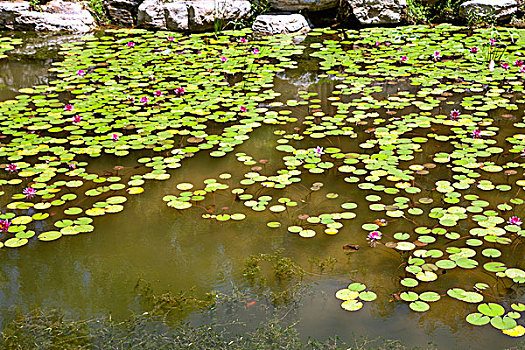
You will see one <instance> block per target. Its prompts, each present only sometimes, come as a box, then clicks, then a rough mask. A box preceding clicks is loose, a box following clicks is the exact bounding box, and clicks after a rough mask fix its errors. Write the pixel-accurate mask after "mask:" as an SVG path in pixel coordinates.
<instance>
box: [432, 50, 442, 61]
mask: <svg viewBox="0 0 525 350" xmlns="http://www.w3.org/2000/svg"><path fill="white" fill-rule="evenodd" d="M432 59H433V60H434V61H439V60H440V59H441V52H439V51H434V53H433V54H432Z"/></svg>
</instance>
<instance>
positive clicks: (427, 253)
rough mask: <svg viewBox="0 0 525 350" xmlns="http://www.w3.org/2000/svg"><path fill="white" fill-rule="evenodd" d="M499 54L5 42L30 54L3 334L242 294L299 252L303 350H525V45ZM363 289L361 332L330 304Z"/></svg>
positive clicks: (374, 33)
mask: <svg viewBox="0 0 525 350" xmlns="http://www.w3.org/2000/svg"><path fill="white" fill-rule="evenodd" d="M498 33H499V35H496V34H495V32H491V31H490V30H484V31H477V32H474V33H470V32H466V31H465V30H464V29H463V28H454V27H450V26H440V27H437V28H436V29H435V30H434V31H432V30H429V29H428V28H426V27H406V28H397V29H388V28H379V29H368V30H364V31H363V32H356V31H347V32H344V33H342V32H338V31H334V30H318V31H315V32H314V33H313V35H309V36H308V37H306V38H304V37H303V38H291V37H282V38H279V37H275V38H252V36H251V33H250V32H249V31H241V32H231V33H229V34H228V33H226V34H224V35H222V36H220V37H219V38H218V39H216V38H214V36H213V35H193V36H192V37H191V38H189V39H188V38H187V37H184V36H181V35H180V34H174V33H156V34H155V33H150V32H147V31H141V30H130V31H113V32H112V31H110V32H106V33H99V34H97V35H95V36H91V37H89V38H87V39H86V40H85V41H79V44H75V40H80V38H78V37H45V38H43V40H41V41H39V42H42V43H43V45H42V46H41V47H39V49H38V50H36V49H34V47H35V46H38V45H36V44H34V43H35V42H38V40H40V39H39V38H34V37H31V36H25V35H22V34H19V33H18V34H17V33H15V34H13V33H4V35H0V37H1V36H4V37H17V38H21V39H22V43H21V44H18V43H17V44H16V45H14V46H15V49H14V50H11V51H6V53H5V54H6V55H7V56H8V57H7V58H4V59H3V60H2V61H0V79H1V82H2V85H0V87H1V89H0V101H3V102H2V103H1V104H0V109H1V110H0V113H1V114H2V120H1V123H0V127H1V131H2V135H3V136H2V138H3V140H1V141H2V149H1V150H0V157H2V161H1V163H4V165H3V167H4V168H5V170H2V171H3V175H2V176H1V177H2V179H5V181H2V184H3V189H2V196H1V197H0V201H1V207H2V213H3V216H1V218H2V219H5V220H9V222H10V223H11V226H10V227H9V228H8V229H7V231H8V232H4V233H3V234H2V237H3V239H2V241H3V242H4V244H6V246H4V247H3V248H2V249H1V250H0V254H2V258H1V262H2V263H1V265H0V278H1V281H2V283H1V284H0V309H1V310H2V312H1V314H0V320H2V321H3V322H2V325H3V326H5V321H6V320H7V319H9V315H10V313H11V312H12V310H13V309H14V308H16V309H19V310H31V309H32V308H60V309H63V310H66V311H67V312H68V314H70V315H73V317H78V318H89V317H94V316H96V315H101V314H105V313H108V312H109V313H111V314H112V315H113V317H116V318H121V319H124V318H126V317H129V316H130V315H131V314H133V313H141V312H144V311H145V310H144V308H143V305H142V304H141V302H140V300H139V298H138V297H137V292H136V290H135V288H134V287H135V285H136V284H137V281H139V280H144V281H146V282H147V283H149V284H150V285H151V286H152V288H153V289H154V290H156V291H165V290H172V291H185V290H190V289H191V288H194V290H195V293H196V294H197V295H204V294H205V293H206V292H209V291H211V290H218V291H228V290H230V289H231V288H232V285H242V284H244V283H245V279H244V278H243V276H242V271H243V270H242V269H243V266H244V264H245V261H246V259H247V258H249V256H250V255H253V254H259V253H273V252H275V251H278V250H279V249H282V250H283V253H282V254H283V256H286V257H290V258H292V259H293V260H294V261H296V262H297V263H298V264H299V265H300V266H302V267H303V268H305V270H306V271H307V274H306V276H305V278H304V280H305V281H306V282H308V283H311V284H312V285H311V286H310V287H309V289H310V292H309V293H306V294H305V295H304V296H303V297H302V301H303V302H302V303H301V304H300V305H299V306H298V307H297V309H295V310H294V315H295V316H296V317H297V319H298V320H299V321H300V322H299V323H298V325H297V329H298V330H299V332H300V334H301V337H303V338H304V339H306V338H307V337H313V338H316V339H326V338H328V337H332V336H339V337H340V338H341V339H342V340H345V341H348V342H352V339H353V338H354V336H356V335H365V336H367V337H371V338H375V337H384V338H388V339H399V340H401V341H402V342H403V344H405V345H408V346H426V345H427V344H428V343H429V342H432V343H434V344H436V345H437V346H438V347H439V348H443V349H450V348H454V349H467V348H468V349H482V348H483V349H486V348H490V349H500V348H506V347H510V346H514V345H517V344H519V342H520V340H519V339H520V338H512V337H509V336H507V335H504V334H503V333H502V331H501V330H500V329H508V328H512V329H515V326H516V325H522V324H523V321H522V320H521V318H520V316H521V312H522V311H523V310H525V306H524V305H523V304H520V303H524V302H525V297H524V293H523V292H524V290H523V287H522V283H523V282H524V281H525V273H524V272H523V270H522V269H523V268H524V266H525V264H524V263H523V245H521V240H522V237H523V235H524V234H525V233H524V231H522V230H521V227H520V224H519V223H517V222H513V223H512V224H509V223H507V222H508V221H509V220H510V217H511V216H517V217H519V218H525V211H524V209H523V204H521V203H523V199H524V196H523V194H522V192H523V191H522V189H521V187H522V186H523V185H524V183H523V181H524V180H521V179H522V178H523V169H522V168H523V167H522V165H523V158H522V156H520V154H521V153H522V151H523V149H524V148H525V142H524V141H523V140H524V138H525V137H523V134H521V128H523V127H525V124H523V123H522V116H523V111H524V108H523V102H525V101H524V100H523V95H522V91H523V89H522V85H523V78H524V75H523V73H522V72H520V71H519V70H520V68H521V66H520V64H519V63H517V64H515V62H516V61H518V60H519V58H520V57H521V55H522V51H521V49H522V44H523V43H525V32H522V31H515V32H513V33H514V35H515V36H516V38H514V37H513V36H512V33H510V32H507V31H506V30H505V29H501V30H499V31H498ZM491 37H492V38H494V39H495V40H496V44H495V46H490V44H489V45H486V43H487V42H489V43H490V41H489V39H490V38H491ZM241 38H247V42H246V43H244V42H243V41H244V39H241ZM303 40H304V41H303ZM28 43H30V44H28ZM46 43H55V44H57V45H58V44H60V43H64V44H65V45H64V46H63V47H64V48H63V49H62V50H63V51H62V53H63V54H65V55H66V56H65V57H64V56H63V55H58V50H57V47H56V46H53V45H51V46H48V45H46ZM130 43H132V44H130ZM32 45H33V46H32ZM28 47H32V48H33V49H30V48H28ZM472 47H479V52H478V53H475V55H478V56H477V57H475V56H473V55H474V53H472V50H471V49H472ZM24 49H25V50H26V52H24ZM254 50H257V51H254ZM436 51H439V53H438V54H436V53H435V52H436ZM27 52H29V53H30V54H29V55H28V54H27ZM482 54H483V55H486V56H481V55H482ZM432 55H434V57H431V56H432ZM491 55H492V56H491ZM403 56H406V57H407V60H405V59H404V58H403ZM497 56H498V57H497ZM499 56H501V57H499ZM490 58H494V59H496V61H498V62H497V63H498V66H497V67H496V68H495V69H494V70H489V69H488V63H489V61H490ZM499 61H501V62H499ZM53 62H54V63H53ZM502 63H509V65H510V67H509V68H508V69H507V68H506V67H504V66H502V65H501V64H502ZM50 68H51V70H50ZM48 86H52V87H53V89H49V88H48ZM178 88H184V92H182V91H181V90H177V89H178ZM156 91H159V92H160V93H156ZM145 97H147V101H145V100H141V99H142V98H145ZM67 104H71V108H70V109H71V110H68V109H69V108H68V107H67V106H66V105H67ZM453 110H457V111H459V113H458V114H459V116H458V117H457V118H453V119H452V118H451V117H450V115H451V113H452V112H453ZM76 115H78V116H79V117H77V118H79V119H77V120H75V119H74V118H75V116H76ZM221 118H222V119H221ZM181 120H182V122H181ZM476 130H477V131H476ZM478 132H479V135H477V134H476V133H478ZM31 135H32V136H31ZM214 135H216V136H215V137H214ZM478 136H479V137H478ZM38 140H40V141H38ZM203 144H207V146H202V145H203ZM318 146H320V147H323V149H322V150H320V149H319V148H317V153H316V147H318ZM53 156H55V157H56V158H53ZM155 157H158V158H155ZM10 164H16V168H15V169H11V171H9V170H10V168H9V167H8V166H9V165H10ZM83 169H85V170H83ZM166 174H169V176H168V175H166ZM19 179H20V180H19ZM210 179H214V180H211V181H210ZM520 181H521V182H520ZM217 183H220V184H223V185H219V186H217ZM120 184H122V185H121V186H120ZM114 185H117V186H114ZM111 186H113V187H111ZM29 187H30V188H34V189H35V190H36V194H35V196H31V195H28V194H27V193H23V190H24V189H27V188H29ZM200 189H205V190H204V191H202V193H200V192H197V191H198V190H200ZM234 189H236V190H234ZM232 190H234V192H233V193H232ZM90 191H91V192H90ZM26 192H27V191H26ZM185 192H186V193H185ZM64 196H66V197H64ZM265 196H266V197H265ZM27 203H30V204H27ZM185 203H191V204H192V205H191V206H190V205H188V204H185ZM344 203H347V204H344ZM354 203H355V204H354ZM71 208H73V209H71ZM39 213H41V214H39ZM352 213H353V214H352ZM234 214H236V215H234ZM323 214H324V215H323ZM39 215H40V216H39ZM378 219H383V220H385V223H383V222H379V221H378ZM64 220H71V221H64ZM73 220H76V221H73ZM268 223H273V224H268ZM385 224H386V225H385ZM271 226H274V227H271ZM325 230H326V231H325ZM375 231H380V232H381V234H382V237H381V238H380V239H377V240H373V242H372V243H371V242H370V241H369V240H367V237H368V235H369V233H370V232H375ZM293 232H295V233H293ZM313 235H314V236H313ZM310 236H313V237H310ZM308 237H309V238H308ZM58 238H60V239H58ZM8 242H9V243H8ZM348 244H351V245H358V246H359V249H358V250H357V251H355V252H346V253H345V251H344V250H343V246H345V245H348ZM9 245H11V246H12V247H8V246H9ZM18 246H19V247H18ZM500 256H501V257H500ZM330 257H331V258H334V259H335V260H334V261H336V262H335V263H333V264H332V265H331V266H330V267H329V268H327V269H325V270H324V271H320V270H319V269H317V268H315V266H314V265H316V264H315V263H313V261H314V260H315V259H318V260H317V261H321V260H325V259H327V258H330ZM498 262H500V264H499V265H498ZM487 263H488V264H489V265H486V264H487ZM490 263H492V264H490ZM355 282H359V283H364V284H365V285H366V287H367V290H368V291H372V292H374V293H375V294H376V295H377V299H376V300H373V301H364V300H365V299H366V297H367V296H370V295H373V294H366V295H365V294H361V295H360V296H361V300H362V301H363V304H364V306H363V307H362V309H360V310H359V311H355V312H349V311H346V310H344V309H343V308H341V303H342V302H343V300H339V299H337V298H336V297H335V294H336V292H337V291H338V290H341V289H343V288H346V287H347V286H348V285H349V284H350V283H355ZM455 288H456V289H455ZM458 288H460V289H458ZM358 289H359V288H358ZM410 291H412V293H414V292H415V293H417V294H415V299H411V298H412V297H413V294H410V293H409V292H410ZM428 291H430V292H436V293H437V294H436V293H431V294H426V295H424V296H423V295H422V294H423V293H424V292H428ZM403 292H404V294H403ZM418 297H419V300H420V301H419V302H415V301H416V300H417V299H418ZM436 298H437V299H440V300H438V301H434V299H436ZM347 299H355V300H356V302H350V303H347V304H351V305H356V304H358V303H359V301H357V300H359V299H357V296H356V297H355V298H347ZM370 299H373V296H372V297H370ZM254 300H256V299H254ZM258 302H262V301H258ZM484 303H494V304H499V305H501V306H502V307H504V309H505V311H504V313H505V314H506V315H507V316H505V317H499V316H503V314H499V313H498V312H497V311H494V312H495V313H494V314H490V312H486V311H485V312H484V311H483V310H484V309H483V304H484ZM409 304H410V306H409ZM494 304H487V305H488V306H489V308H490V310H494V309H496V308H497V306H494ZM428 306H430V309H429V310H428V311H425V310H426V308H427V307H428ZM478 306H479V309H478ZM412 309H413V310H414V311H413V310H412ZM522 309H523V310H522ZM478 310H479V311H478ZM416 311H417V312H416ZM476 313H477V314H476ZM246 314H248V315H249V316H250V317H251V318H250V317H248V319H251V320H252V321H253V322H257V318H258V317H262V316H261V315H260V313H259V312H258V309H257V307H254V308H252V309H249V308H247V309H246ZM469 314H474V315H473V316H471V317H472V318H475V319H476V320H475V321H473V322H471V323H476V322H478V323H483V324H485V325H472V324H469V322H467V320H466V317H467V315H469ZM487 314H489V315H487ZM245 316H246V315H245ZM185 317H188V319H190V320H192V321H194V322H196V323H199V322H204V321H205V319H203V317H205V316H203V315H201V314H199V313H193V314H191V315H185ZM220 317H222V318H223V321H225V322H226V321H228V320H229V319H233V318H236V317H240V316H239V315H231V314H228V313H224V314H221V316H220ZM478 319H479V320H478ZM485 319H486V322H485V321H484V320H485ZM514 320H516V321H514ZM471 321H472V319H471ZM489 321H490V322H491V323H492V325H491V323H489ZM486 323H488V324H486ZM497 328H499V329H497Z"/></svg>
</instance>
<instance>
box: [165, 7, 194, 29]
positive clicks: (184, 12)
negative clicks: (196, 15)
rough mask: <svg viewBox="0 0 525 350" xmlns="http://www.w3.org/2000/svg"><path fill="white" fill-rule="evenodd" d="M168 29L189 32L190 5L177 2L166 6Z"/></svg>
mask: <svg viewBox="0 0 525 350" xmlns="http://www.w3.org/2000/svg"><path fill="white" fill-rule="evenodd" d="M164 18H165V21H166V28H167V29H169V30H188V29H189V26H188V5H187V3H186V2H184V1H177V2H174V3H168V4H165V5H164Z"/></svg>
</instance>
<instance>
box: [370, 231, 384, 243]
mask: <svg viewBox="0 0 525 350" xmlns="http://www.w3.org/2000/svg"><path fill="white" fill-rule="evenodd" d="M381 237H383V235H382V234H381V232H379V231H372V232H370V233H369V234H368V237H367V238H366V240H367V241H370V242H374V241H377V240H379V239H381Z"/></svg>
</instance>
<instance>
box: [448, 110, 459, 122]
mask: <svg viewBox="0 0 525 350" xmlns="http://www.w3.org/2000/svg"><path fill="white" fill-rule="evenodd" d="M460 114H461V112H460V111H458V110H457V109H453V110H452V112H450V118H451V119H452V120H457V119H458V118H459V116H460Z"/></svg>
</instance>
